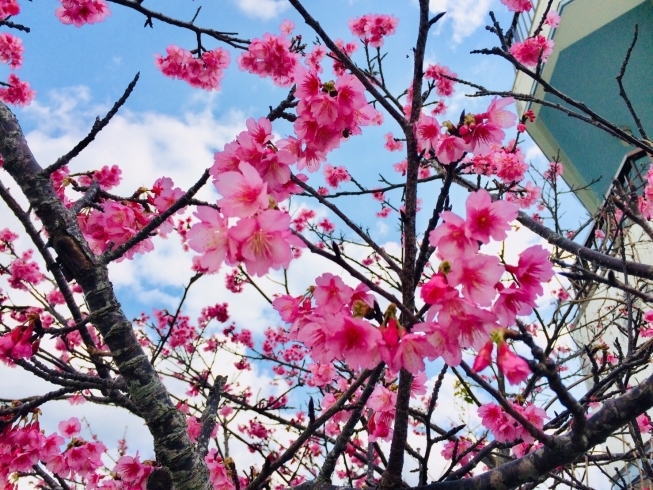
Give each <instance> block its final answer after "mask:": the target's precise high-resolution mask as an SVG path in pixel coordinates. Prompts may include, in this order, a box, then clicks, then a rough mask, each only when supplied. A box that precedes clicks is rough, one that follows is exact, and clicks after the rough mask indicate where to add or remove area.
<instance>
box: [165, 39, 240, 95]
mask: <svg viewBox="0 0 653 490" xmlns="http://www.w3.org/2000/svg"><path fill="white" fill-rule="evenodd" d="M166 53H167V56H166V57H163V56H161V55H156V57H155V63H156V65H157V67H158V68H159V70H161V73H163V74H164V75H165V76H167V77H170V78H177V79H180V80H184V81H185V82H187V83H189V84H190V85H191V86H192V87H195V88H202V89H204V90H219V89H220V82H221V80H222V78H223V77H224V69H225V68H227V66H229V61H230V58H229V51H227V50H225V49H222V48H216V49H214V50H213V51H205V52H204V53H202V54H201V55H200V57H199V58H196V57H195V56H193V54H192V53H191V52H190V51H187V50H185V49H182V48H180V47H178V46H175V45H171V46H168V47H167V48H166Z"/></svg>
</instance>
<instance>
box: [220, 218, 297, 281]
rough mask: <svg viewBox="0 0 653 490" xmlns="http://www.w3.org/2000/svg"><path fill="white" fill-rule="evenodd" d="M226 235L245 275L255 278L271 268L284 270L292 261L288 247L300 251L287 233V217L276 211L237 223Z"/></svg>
mask: <svg viewBox="0 0 653 490" xmlns="http://www.w3.org/2000/svg"><path fill="white" fill-rule="evenodd" d="M229 234H230V236H231V237H233V239H234V241H235V242H237V243H238V254H239V257H240V258H242V260H243V262H244V263H245V266H246V267H247V272H248V273H249V274H253V275H255V276H264V275H265V274H267V273H268V272H269V270H270V269H271V268H272V269H275V270H279V269H280V268H282V267H283V268H284V269H286V268H288V267H289V266H290V261H291V260H292V259H293V254H292V250H291V247H295V248H298V247H304V243H303V242H302V241H300V240H299V238H296V237H295V236H294V235H293V234H292V232H291V231H290V215H289V214H288V213H284V212H282V211H278V210H276V209H268V210H265V211H263V212H261V213H260V214H259V215H258V216H256V217H255V218H245V219H241V220H240V221H239V222H238V224H237V225H236V226H235V227H233V228H231V229H230V230H229Z"/></svg>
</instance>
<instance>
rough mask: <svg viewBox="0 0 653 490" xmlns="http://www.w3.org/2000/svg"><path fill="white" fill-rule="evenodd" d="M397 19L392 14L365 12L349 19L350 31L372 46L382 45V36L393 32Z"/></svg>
mask: <svg viewBox="0 0 653 490" xmlns="http://www.w3.org/2000/svg"><path fill="white" fill-rule="evenodd" d="M397 24H399V20H398V19H397V18H396V17H395V16H393V15H385V14H366V15H363V16H362V17H356V18H355V19H351V20H350V21H349V29H350V30H351V33H352V34H353V35H354V36H356V37H358V38H359V39H360V40H361V41H363V42H364V43H365V44H369V45H370V46H372V47H374V48H380V47H381V46H383V37H384V36H390V35H392V34H394V33H395V30H396V28H397Z"/></svg>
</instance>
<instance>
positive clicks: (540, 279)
mask: <svg viewBox="0 0 653 490" xmlns="http://www.w3.org/2000/svg"><path fill="white" fill-rule="evenodd" d="M506 270H507V271H508V272H512V273H513V274H515V277H516V278H517V281H519V285H520V286H521V287H522V288H525V289H528V290H530V291H531V292H532V293H534V294H537V295H538V296H541V295H542V294H543V293H544V290H543V289H542V283H545V282H548V281H549V280H550V279H551V278H552V277H553V276H554V275H555V272H554V271H553V264H551V262H550V261H549V252H548V250H546V249H544V248H543V247H542V246H541V245H533V246H532V247H528V248H527V249H526V250H524V251H523V252H522V253H521V254H520V255H519V263H518V264H517V267H514V266H510V265H508V266H506Z"/></svg>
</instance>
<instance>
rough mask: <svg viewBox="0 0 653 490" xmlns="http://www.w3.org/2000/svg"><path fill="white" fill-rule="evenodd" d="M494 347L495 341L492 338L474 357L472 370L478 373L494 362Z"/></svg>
mask: <svg viewBox="0 0 653 490" xmlns="http://www.w3.org/2000/svg"><path fill="white" fill-rule="evenodd" d="M493 349H494V342H492V341H491V340H490V341H489V342H488V343H487V344H485V345H484V346H483V347H482V348H481V350H479V351H478V354H476V358H475V359H474V365H473V366H472V371H474V372H475V373H478V372H480V371H483V369H485V368H486V367H488V366H489V365H490V364H492V350H493Z"/></svg>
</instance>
